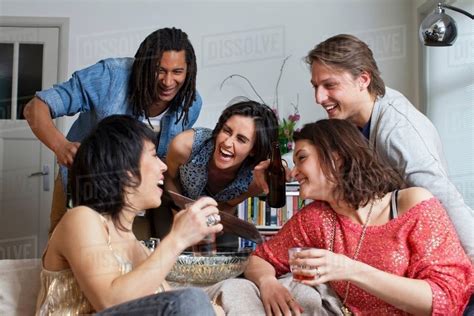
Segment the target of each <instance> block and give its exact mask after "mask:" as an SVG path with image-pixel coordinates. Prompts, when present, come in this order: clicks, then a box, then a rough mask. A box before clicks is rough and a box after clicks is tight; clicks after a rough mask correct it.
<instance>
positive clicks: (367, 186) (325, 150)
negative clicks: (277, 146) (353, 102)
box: [293, 119, 404, 209]
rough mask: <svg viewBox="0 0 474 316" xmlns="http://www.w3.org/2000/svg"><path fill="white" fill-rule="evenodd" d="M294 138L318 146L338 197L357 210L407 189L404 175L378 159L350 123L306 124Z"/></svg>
mask: <svg viewBox="0 0 474 316" xmlns="http://www.w3.org/2000/svg"><path fill="white" fill-rule="evenodd" d="M293 139H294V140H295V142H297V141H299V140H308V141H310V142H311V143H312V144H314V146H315V148H316V152H317V154H318V159H319V161H320V164H321V170H322V172H323V174H324V176H325V177H326V178H327V179H329V181H331V182H333V183H334V184H335V185H336V187H335V189H334V193H335V196H336V198H337V199H338V200H340V201H344V202H346V203H348V204H349V205H351V206H352V207H354V208H355V209H358V208H359V207H363V206H365V205H367V204H368V203H369V202H370V201H371V200H373V199H376V198H381V197H383V196H384V195H385V194H386V193H388V192H391V191H393V190H396V189H400V188H403V187H404V181H403V180H402V178H401V177H400V175H399V174H398V173H397V172H396V171H395V170H394V169H392V167H390V166H389V165H388V164H386V163H384V162H383V161H382V160H380V159H378V158H377V156H376V154H375V153H374V151H372V150H371V149H370V148H369V145H368V142H367V140H366V139H365V138H364V136H363V135H362V133H361V132H360V131H359V130H358V129H357V127H356V126H355V125H353V124H352V123H350V122H349V121H346V120H338V119H325V120H320V121H317V122H315V123H310V124H306V125H305V126H304V127H303V128H302V129H301V131H299V132H295V133H294V134H293Z"/></svg>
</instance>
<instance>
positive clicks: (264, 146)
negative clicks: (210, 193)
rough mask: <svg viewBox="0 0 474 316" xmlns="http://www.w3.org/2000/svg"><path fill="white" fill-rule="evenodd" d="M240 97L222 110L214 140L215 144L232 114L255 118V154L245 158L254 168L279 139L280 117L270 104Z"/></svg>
mask: <svg viewBox="0 0 474 316" xmlns="http://www.w3.org/2000/svg"><path fill="white" fill-rule="evenodd" d="M239 99H240V100H242V101H240V102H237V103H234V104H232V105H230V106H228V107H227V108H226V109H225V110H224V111H223V112H222V114H221V116H220V117H219V120H218V121H217V124H216V127H214V130H213V131H212V140H213V142H214V146H215V144H216V137H217V134H218V133H219V132H220V131H221V130H222V128H223V127H224V124H225V123H226V122H227V120H228V119H230V118H231V117H232V116H234V115H242V116H246V117H251V118H253V121H254V122H255V133H256V138H255V144H254V145H253V148H252V150H253V154H252V155H251V156H248V157H247V158H246V160H245V161H246V163H247V164H248V165H249V166H250V167H252V168H253V167H254V166H255V165H257V164H258V163H259V162H260V161H262V160H265V159H267V158H268V157H269V156H270V153H271V150H272V142H274V141H276V140H277V135H278V119H277V117H276V115H275V113H274V112H273V111H272V109H271V108H270V107H269V106H267V105H265V104H261V103H258V102H255V101H251V100H248V99H242V98H239ZM231 102H232V101H231Z"/></svg>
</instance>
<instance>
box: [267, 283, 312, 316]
mask: <svg viewBox="0 0 474 316" xmlns="http://www.w3.org/2000/svg"><path fill="white" fill-rule="evenodd" d="M259 289H260V298H261V299H262V303H263V307H264V308H265V314H266V315H288V316H291V315H297V316H299V315H301V313H302V312H303V309H302V308H301V306H300V305H299V304H298V302H297V301H296V300H295V298H294V297H293V296H292V295H291V293H290V291H288V289H287V288H286V287H284V286H283V285H282V284H281V283H280V282H278V280H277V279H276V278H275V277H269V278H267V279H266V280H265V281H262V282H261V283H260V286H259Z"/></svg>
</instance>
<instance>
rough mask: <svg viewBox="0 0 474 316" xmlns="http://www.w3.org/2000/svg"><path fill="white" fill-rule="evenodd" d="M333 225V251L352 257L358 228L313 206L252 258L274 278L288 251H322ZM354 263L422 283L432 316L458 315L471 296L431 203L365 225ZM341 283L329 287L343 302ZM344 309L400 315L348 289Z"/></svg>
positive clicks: (452, 238) (467, 266) (458, 253)
mask: <svg viewBox="0 0 474 316" xmlns="http://www.w3.org/2000/svg"><path fill="white" fill-rule="evenodd" d="M334 221H335V223H336V238H335V240H334V252H336V253H343V254H346V255H347V256H348V257H350V258H352V256H353V254H354V251H355V248H356V246H357V243H358V240H359V237H360V234H361V231H362V225H358V224H355V223H353V222H351V221H350V220H349V218H348V217H346V216H343V215H339V214H336V213H335V212H334V211H333V210H332V209H331V208H330V206H329V205H328V204H326V203H324V202H321V201H315V202H313V203H311V204H310V205H308V206H306V207H305V208H303V209H302V210H301V211H299V212H298V213H296V214H295V215H294V216H293V217H292V218H291V220H289V221H288V222H287V223H286V225H285V226H284V227H283V228H282V229H281V230H280V231H279V232H278V234H276V235H275V236H274V237H273V238H272V239H270V240H269V241H267V242H265V243H263V244H261V245H259V247H258V248H257V250H256V251H255V253H254V254H255V255H257V256H259V257H261V258H263V259H265V260H266V261H268V262H270V263H271V264H272V265H273V266H274V267H275V269H276V271H277V276H280V275H282V274H285V273H288V272H289V266H288V248H291V247H296V246H299V247H315V248H324V249H328V248H329V246H330V244H331V238H332V229H333V225H334ZM357 260H359V261H362V262H365V263H366V264H369V265H371V266H373V267H375V268H377V269H380V270H383V271H386V272H389V273H393V274H396V275H400V276H405V277H408V278H412V279H421V280H425V281H427V282H428V283H429V284H430V286H431V290H432V292H433V310H432V311H433V315H460V314H462V311H463V310H464V307H465V305H466V304H467V301H468V299H469V297H470V295H471V293H472V289H473V288H474V287H472V285H473V284H474V277H473V267H472V264H471V262H470V260H469V258H468V257H467V255H466V254H465V252H464V250H463V249H462V247H461V244H460V242H459V240H458V237H457V235H456V232H455V230H454V227H453V225H452V224H451V222H450V220H449V218H448V216H447V214H446V211H445V210H444V208H443V206H442V205H441V203H440V202H439V201H438V200H437V199H436V198H431V199H429V200H425V201H423V202H420V203H418V204H417V205H415V206H414V207H412V208H411V209H410V210H408V211H407V212H405V213H404V214H402V215H401V216H399V217H398V218H395V219H393V220H391V221H389V222H388V223H386V224H384V225H381V226H368V227H367V231H366V234H365V238H364V241H363V243H362V247H361V249H360V252H359V256H358V258H357ZM345 285H346V281H333V282H331V286H332V287H333V288H334V289H335V291H336V292H337V294H338V295H339V296H340V297H343V295H344V290H345ZM346 305H347V306H348V307H349V308H350V309H351V311H352V312H353V313H355V314H370V315H382V314H386V315H400V314H404V312H402V311H401V310H399V309H397V308H395V307H393V306H392V305H389V304H387V303H385V302H384V301H382V300H380V299H378V298H377V297H375V296H373V295H371V294H369V293H367V292H365V291H364V290H362V289H360V288H358V287H356V286H355V285H353V284H351V285H350V290H349V295H348V298H347V301H346Z"/></svg>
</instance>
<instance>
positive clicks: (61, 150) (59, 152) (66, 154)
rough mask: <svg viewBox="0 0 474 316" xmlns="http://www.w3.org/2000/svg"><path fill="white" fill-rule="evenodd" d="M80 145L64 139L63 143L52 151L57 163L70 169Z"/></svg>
mask: <svg viewBox="0 0 474 316" xmlns="http://www.w3.org/2000/svg"><path fill="white" fill-rule="evenodd" d="M80 145H81V143H77V142H70V141H68V140H67V139H66V140H65V142H64V143H63V144H62V145H61V146H58V147H57V149H56V150H55V151H54V153H55V154H56V157H57V159H58V163H59V164H60V165H63V166H65V167H67V168H71V166H72V163H73V162H74V158H75V157H76V153H77V150H78V149H79V146H80Z"/></svg>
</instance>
